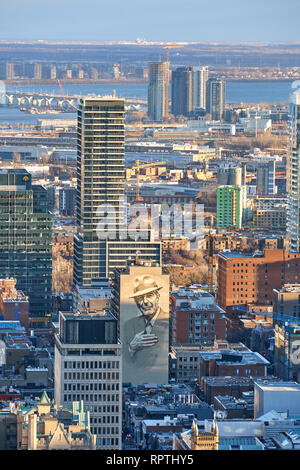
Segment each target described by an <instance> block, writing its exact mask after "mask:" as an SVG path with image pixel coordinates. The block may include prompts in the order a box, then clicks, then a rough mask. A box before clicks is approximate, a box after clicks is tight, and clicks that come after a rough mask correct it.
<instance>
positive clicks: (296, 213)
mask: <svg viewBox="0 0 300 470" xmlns="http://www.w3.org/2000/svg"><path fill="white" fill-rule="evenodd" d="M299 113H300V89H298V90H296V91H294V92H293V93H292V94H291V99H290V141H289V150H288V157H287V172H286V175H287V193H288V219H287V242H288V249H289V250H290V251H293V252H299V251H300V178H299V172H300V122H299Z"/></svg>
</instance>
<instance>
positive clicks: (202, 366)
mask: <svg viewBox="0 0 300 470" xmlns="http://www.w3.org/2000/svg"><path fill="white" fill-rule="evenodd" d="M268 365H270V363H269V361H267V359H265V358H264V357H262V356H261V355H260V354H259V353H257V352H253V351H250V349H246V350H240V351H235V350H217V351H201V352H200V353H199V370H200V379H201V377H217V376H223V377H226V376H232V377H262V376H265V375H267V366H268Z"/></svg>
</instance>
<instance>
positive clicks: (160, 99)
mask: <svg viewBox="0 0 300 470" xmlns="http://www.w3.org/2000/svg"><path fill="white" fill-rule="evenodd" d="M148 70H149V71H148V75H149V85H148V116H149V118H150V119H151V120H152V121H163V120H164V119H166V118H167V117H168V114H169V80H170V78H169V62H149V67H148Z"/></svg>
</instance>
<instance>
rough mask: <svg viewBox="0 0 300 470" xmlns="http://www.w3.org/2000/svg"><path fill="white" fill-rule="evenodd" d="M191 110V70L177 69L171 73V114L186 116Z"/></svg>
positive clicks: (192, 105)
mask: <svg viewBox="0 0 300 470" xmlns="http://www.w3.org/2000/svg"><path fill="white" fill-rule="evenodd" d="M193 108H194V103H193V69H192V67H178V68H177V69H176V70H174V71H173V72H172V114H174V116H180V115H182V116H188V115H189V114H190V112H191V111H192V110H193Z"/></svg>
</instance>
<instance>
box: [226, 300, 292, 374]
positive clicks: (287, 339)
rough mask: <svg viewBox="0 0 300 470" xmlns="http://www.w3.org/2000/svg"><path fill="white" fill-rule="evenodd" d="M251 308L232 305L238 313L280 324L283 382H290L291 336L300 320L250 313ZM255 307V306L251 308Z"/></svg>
mask: <svg viewBox="0 0 300 470" xmlns="http://www.w3.org/2000/svg"><path fill="white" fill-rule="evenodd" d="M249 307H250V308H251V306H243V305H232V307H231V308H232V310H238V311H240V312H245V313H247V314H249V315H259V316H260V317H263V319H264V320H267V319H271V320H272V321H273V325H274V322H276V324H277V323H278V322H280V323H281V324H282V326H283V336H284V348H283V350H284V365H285V366H286V367H285V369H284V371H285V373H286V376H285V378H284V379H285V380H288V381H289V380H290V377H291V352H292V351H291V349H292V344H291V334H292V333H294V331H295V330H294V329H295V325H296V327H297V328H299V329H300V318H297V317H292V316H291V315H285V314H283V313H278V312H267V311H263V312H255V311H254V310H252V311H251V309H250V308H249ZM253 307H255V305H254V306H253Z"/></svg>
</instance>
